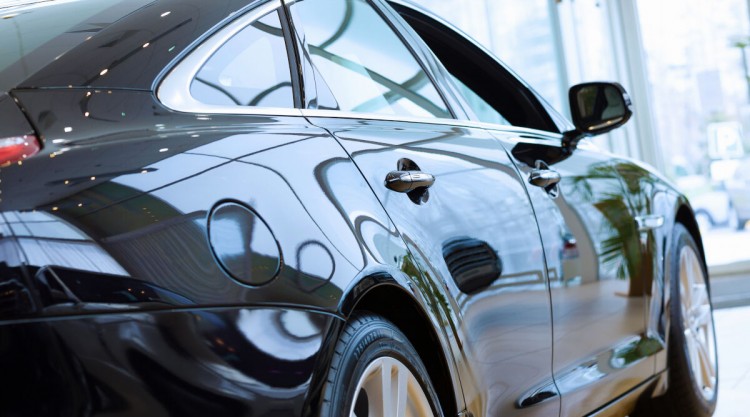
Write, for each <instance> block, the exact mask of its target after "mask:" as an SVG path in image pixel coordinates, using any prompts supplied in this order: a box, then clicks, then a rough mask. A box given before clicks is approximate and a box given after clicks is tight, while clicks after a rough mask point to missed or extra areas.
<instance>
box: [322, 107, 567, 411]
mask: <svg viewBox="0 0 750 417" xmlns="http://www.w3.org/2000/svg"><path fill="white" fill-rule="evenodd" d="M310 120H311V121H312V123H314V124H316V125H318V126H322V127H325V128H326V129H328V130H330V131H331V133H332V134H333V135H334V136H335V137H336V138H338V139H339V140H340V142H341V144H342V145H343V146H344V148H345V149H346V150H347V152H349V154H350V155H351V157H352V159H353V160H354V162H355V163H356V164H357V166H358V167H359V169H360V170H361V171H362V173H363V174H364V176H365V178H366V179H367V181H368V182H369V184H370V186H371V187H372V188H373V190H374V191H375V194H376V195H377V197H378V198H379V199H380V201H381V202H382V203H383V206H384V207H385V209H386V210H387V211H388V213H389V215H390V216H391V218H392V219H393V222H394V223H395V224H396V226H397V227H398V230H399V232H400V233H401V235H402V236H403V238H404V240H405V242H406V244H407V246H408V248H409V254H408V257H409V258H408V259H406V260H405V261H406V262H408V263H411V264H412V265H413V268H412V271H411V272H412V274H417V275H416V276H415V277H414V279H415V281H416V285H417V286H419V289H420V291H421V292H423V293H427V294H432V295H433V297H434V298H436V299H437V300H438V301H439V302H438V304H436V305H434V306H432V308H433V314H434V316H436V317H440V318H441V319H442V320H445V321H444V323H443V329H444V331H446V332H447V333H448V334H449V335H450V337H451V338H452V340H453V341H454V344H455V346H456V347H455V349H456V358H457V365H458V366H459V372H460V377H461V384H462V387H463V390H464V396H465V400H466V407H467V410H468V411H470V412H471V413H473V414H474V415H476V416H484V415H506V416H537V415H557V413H558V408H559V402H558V397H557V395H556V392H555V388H554V384H552V376H551V373H550V369H551V354H552V352H551V342H552V340H551V323H550V310H549V292H548V287H547V279H546V275H545V272H544V270H543V264H544V261H543V251H542V246H541V242H540V239H539V230H538V229H537V227H536V222H535V220H534V216H533V212H532V208H531V205H530V203H529V201H528V197H527V195H526V191H525V190H524V188H523V185H522V184H521V183H520V180H519V177H518V175H517V171H516V169H515V167H514V166H513V164H512V163H511V162H510V160H509V159H508V157H507V155H506V154H505V152H504V150H503V149H502V148H501V147H500V146H499V145H498V144H497V143H496V142H495V141H494V140H493V138H492V137H491V136H489V135H488V134H486V133H485V132H483V131H481V130H475V129H470V128H463V127H456V126H452V125H440V124H428V123H408V122H392V121H376V120H360V119H336V118H317V117H311V118H310ZM406 160H408V161H410V163H415V164H416V165H417V166H418V168H419V169H420V170H421V171H423V172H426V173H430V174H432V175H434V176H435V184H434V185H433V186H432V187H430V188H429V190H428V196H427V197H425V196H422V198H423V199H422V200H420V199H419V198H416V197H415V196H414V195H407V194H404V193H397V192H394V191H391V190H388V189H386V187H385V186H384V184H383V181H384V179H385V177H386V174H388V172H389V171H394V170H397V169H399V168H398V166H399V165H400V164H402V163H404V161H406ZM414 169H417V168H414ZM464 244H466V245H470V246H471V245H473V246H472V247H477V248H478V247H480V246H481V247H485V248H489V249H490V251H491V253H493V254H494V255H495V256H496V257H497V258H498V259H499V260H500V262H501V264H502V266H501V268H500V269H501V271H500V274H499V275H495V276H494V278H493V279H492V280H491V281H490V282H488V285H489V286H487V287H480V288H479V289H477V290H476V291H473V292H470V293H466V292H463V291H462V290H460V289H459V288H458V285H457V281H456V280H455V279H457V278H458V276H459V275H460V274H461V273H462V271H461V270H460V268H459V267H458V266H457V265H458V264H457V263H456V259H459V258H460V257H461V256H460V255H459V254H458V252H455V250H457V248H459V247H461V245H464ZM487 256H488V257H489V256H490V255H489V253H487ZM488 259H489V258H487V259H485V258H484V257H482V256H479V257H478V258H477V259H475V260H474V261H476V263H472V262H468V261H467V262H468V263H467V265H469V266H468V267H467V268H469V270H468V271H469V272H471V273H477V274H479V273H481V272H482V269H481V268H482V267H483V266H486V265H487V261H488ZM471 265H475V266H471ZM476 265H480V266H476ZM472 268H473V269H472ZM463 272H464V273H466V272H467V271H463ZM540 393H542V394H541V395H540Z"/></svg>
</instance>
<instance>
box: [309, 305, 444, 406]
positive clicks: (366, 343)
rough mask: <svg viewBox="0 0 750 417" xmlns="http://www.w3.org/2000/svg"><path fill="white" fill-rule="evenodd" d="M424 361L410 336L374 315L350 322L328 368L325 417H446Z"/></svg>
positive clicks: (324, 396)
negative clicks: (411, 341) (412, 343)
mask: <svg viewBox="0 0 750 417" xmlns="http://www.w3.org/2000/svg"><path fill="white" fill-rule="evenodd" d="M438 405H439V402H438V400H437V395H436V394H435V390H434V389H433V386H432V383H431V382H430V378H429V376H428V374H427V370H426V369H425V367H424V364H423V363H422V361H421V360H420V358H419V355H418V354H417V352H416V350H415V349H414V347H413V346H412V345H411V343H409V340H408V339H407V338H406V336H405V335H404V334H403V333H402V332H401V331H400V330H399V329H398V328H397V327H396V326H395V325H394V324H393V323H391V322H389V321H388V320H386V319H384V318H382V317H380V316H377V315H374V314H370V313H366V314H357V315H354V316H352V318H351V319H350V320H349V322H348V323H347V325H346V327H345V328H344V330H343V332H342V334H341V337H340V338H339V341H338V343H337V344H336V348H335V353H334V356H333V359H332V361H331V367H330V369H329V371H328V379H327V381H326V384H325V387H324V393H323V402H322V405H321V416H329V417H334V416H335V417H355V416H356V417H391V416H394V417H395V416H399V417H402V416H403V417H428V416H429V417H433V416H436V417H442V416H443V413H442V411H441V410H440V407H439V406H438Z"/></svg>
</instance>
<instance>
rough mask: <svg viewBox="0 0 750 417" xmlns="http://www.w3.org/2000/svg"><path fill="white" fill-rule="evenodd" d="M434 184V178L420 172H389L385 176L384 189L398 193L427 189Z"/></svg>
mask: <svg viewBox="0 0 750 417" xmlns="http://www.w3.org/2000/svg"><path fill="white" fill-rule="evenodd" d="M434 183H435V176H434V175H432V174H428V173H426V172H422V171H391V172H389V173H388V175H386V176H385V188H387V189H389V190H392V191H396V192H398V193H408V192H409V191H413V190H416V189H417V188H429V187H431V186H432V184H434Z"/></svg>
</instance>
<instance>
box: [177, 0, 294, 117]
mask: <svg viewBox="0 0 750 417" xmlns="http://www.w3.org/2000/svg"><path fill="white" fill-rule="evenodd" d="M190 94H191V95H192V96H193V98H195V99H196V100H198V101H200V102H201V103H204V104H211V105H220V106H263V107H294V94H293V88H292V81H291V71H290V67H289V57H288V55H287V48H286V44H285V42H284V34H283V31H282V29H281V21H280V19H279V14H278V12H277V11H274V12H271V13H269V14H267V15H265V16H263V17H261V18H260V19H258V20H256V21H255V22H253V23H251V24H250V25H248V26H247V27H245V28H244V29H242V30H241V31H240V32H238V33H237V34H236V35H234V36H233V37H232V38H230V39H229V40H228V41H227V42H226V43H225V44H224V45H222V46H221V48H219V49H218V50H217V51H216V52H215V53H214V54H213V55H212V56H211V57H210V58H209V59H208V61H206V63H205V64H204V65H203V67H201V69H200V70H199V71H198V74H196V76H195V78H194V79H193V81H192V82H191V84H190Z"/></svg>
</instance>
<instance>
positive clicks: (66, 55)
mask: <svg viewBox="0 0 750 417" xmlns="http://www.w3.org/2000/svg"><path fill="white" fill-rule="evenodd" d="M259 3H263V1H261V0H255V1H253V0H211V1H205V0H72V1H47V2H32V3H29V2H24V4H20V3H13V6H11V7H3V8H0V15H2V16H0V17H2V19H0V34H2V33H3V32H7V33H6V35H8V36H7V37H6V36H3V43H4V47H3V49H4V51H3V52H2V53H0V91H2V90H5V91H9V90H11V89H13V88H49V87H94V88H110V89H117V88H124V89H137V90H152V89H153V84H154V82H155V81H156V80H157V79H158V78H159V74H160V73H161V72H162V71H163V70H164V68H165V67H167V66H169V64H170V62H172V61H173V60H175V59H176V58H178V57H179V56H180V55H181V54H182V53H183V52H186V51H187V50H189V49H191V48H192V45H193V44H194V43H196V42H199V41H200V40H201V39H202V36H203V35H204V34H206V33H207V32H209V31H211V29H212V28H215V27H217V26H218V25H219V24H221V23H222V22H223V21H225V20H228V19H231V18H233V17H234V16H235V15H236V14H237V13H242V12H244V11H245V10H246V9H248V8H252V7H254V6H255V5H257V4H259ZM6 46H7V48H6Z"/></svg>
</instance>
